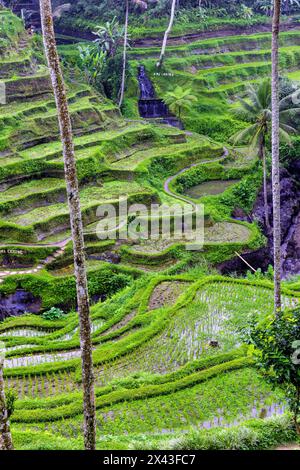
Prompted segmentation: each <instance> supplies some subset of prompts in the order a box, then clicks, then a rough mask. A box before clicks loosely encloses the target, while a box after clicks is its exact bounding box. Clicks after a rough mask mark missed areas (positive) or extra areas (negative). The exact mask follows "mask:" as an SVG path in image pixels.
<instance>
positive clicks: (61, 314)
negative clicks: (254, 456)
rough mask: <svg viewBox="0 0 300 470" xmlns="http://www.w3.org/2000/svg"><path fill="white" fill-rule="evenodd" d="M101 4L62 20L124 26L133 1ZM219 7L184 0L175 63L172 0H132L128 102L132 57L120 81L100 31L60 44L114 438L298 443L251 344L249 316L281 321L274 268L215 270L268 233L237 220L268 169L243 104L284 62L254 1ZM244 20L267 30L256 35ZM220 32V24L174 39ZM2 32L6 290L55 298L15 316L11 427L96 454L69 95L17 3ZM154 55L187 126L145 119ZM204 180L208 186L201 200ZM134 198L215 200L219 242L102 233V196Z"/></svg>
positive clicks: (291, 71)
mask: <svg viewBox="0 0 300 470" xmlns="http://www.w3.org/2000/svg"><path fill="white" fill-rule="evenodd" d="M94 3H95V2H90V1H84V2H83V1H81V2H76V6H73V10H72V11H73V12H74V13H76V14H75V15H72V16H71V15H69V16H68V15H63V16H62V18H61V19H60V20H59V21H58V23H57V25H58V26H59V27H64V28H67V27H68V28H76V29H77V28H79V29H81V30H82V31H83V30H84V31H86V30H88V31H91V30H93V28H95V26H101V25H102V26H103V24H104V21H112V20H113V18H114V17H115V16H116V17H117V19H118V20H119V22H120V24H122V22H123V20H124V15H123V12H121V10H122V8H121V7H122V5H123V2H118V1H115V2H114V3H115V10H114V9H110V10H108V8H107V2H106V0H105V1H102V2H99V4H97V5H95V4H94ZM121 3H122V5H121ZM203 3H204V5H203V7H204V8H203V11H199V9H198V8H196V7H197V4H198V2H195V1H192V0H190V1H187V2H185V5H184V6H185V10H184V11H181V14H180V15H178V17H177V23H176V24H175V27H174V29H173V31H172V34H171V40H170V43H169V46H168V48H167V53H166V58H165V62H164V66H163V68H162V69H161V70H160V71H158V70H157V67H156V60H157V57H158V55H159V45H160V41H161V39H160V38H161V36H162V34H163V32H164V29H165V26H166V18H167V16H166V14H167V12H168V2H159V4H157V3H156V2H153V3H151V7H149V9H148V10H147V11H141V9H140V8H141V6H134V5H131V7H130V8H131V9H130V14H131V24H130V32H131V33H130V34H131V41H132V47H131V48H130V49H129V51H128V69H127V70H128V76H127V81H126V92H125V101H124V105H123V107H122V109H121V110H119V109H118V107H117V105H116V104H115V102H116V100H115V101H113V100H112V99H110V98H114V99H115V98H116V96H117V94H118V88H119V75H118V73H120V69H119V66H120V62H119V60H120V54H119V53H118V54H116V56H115V58H114V63H112V62H109V64H108V63H106V65H107V66H108V65H109V66H113V73H112V80H111V81H110V82H109V77H108V76H107V75H103V74H102V72H103V69H101V71H100V72H101V73H100V72H99V70H98V72H99V75H92V74H91V71H92V72H95V70H94V68H93V67H94V65H95V62H93V61H90V59H91V57H86V56H85V53H84V52H83V51H84V47H86V46H87V44H89V43H83V42H82V44H80V45H79V47H78V44H77V43H76V44H66V45H61V46H59V52H60V54H61V57H62V62H63V71H64V75H65V78H66V82H67V92H68V99H69V106H70V113H71V119H72V125H73V132H74V145H75V154H76V161H77V169H78V179H79V185H80V198H81V208H82V215H83V223H84V237H85V250H86V260H87V270H88V285H89V294H90V299H91V304H92V307H91V320H92V342H93V361H94V367H95V383H96V409H97V448H99V449H132V448H134V449H144V448H147V449H149V448H151V449H247V450H253V449H254V450H257V449H267V448H268V449H269V448H273V447H276V446H277V445H279V444H282V443H285V442H289V441H291V442H295V441H296V440H297V435H296V432H295V426H293V424H292V423H291V417H290V415H289V414H288V406H289V402H288V400H287V394H286V383H284V386H282V385H283V381H278V380H277V381H273V383H270V381H268V380H266V379H265V377H264V376H263V375H262V374H261V371H260V370H259V368H257V365H256V362H255V360H254V356H253V354H252V348H251V347H250V348H249V347H248V346H247V345H246V344H244V343H247V342H248V343H249V341H248V339H249V338H248V337H247V341H245V335H247V333H248V331H249V325H251V326H252V325H253V324H255V325H257V323H258V322H261V321H262V322H264V323H263V325H265V324H267V323H268V322H270V315H272V311H273V307H272V297H273V284H272V282H271V281H270V270H269V273H266V274H264V273H261V272H257V273H256V274H253V275H250V274H248V276H245V277H244V278H239V277H237V276H236V275H233V276H231V277H225V276H221V275H219V274H218V271H217V268H218V266H219V265H220V263H222V262H224V261H226V260H229V259H231V258H232V257H234V256H236V253H238V254H243V252H244V251H246V250H247V251H250V250H255V249H258V248H260V247H263V246H264V245H265V244H266V240H265V237H264V235H263V233H262V231H261V227H259V226H258V225H257V223H256V222H255V221H252V222H241V221H239V220H236V219H234V218H233V213H234V211H235V210H240V211H241V210H242V212H243V213H244V214H251V211H252V209H253V205H254V203H255V201H256V198H257V195H258V193H259V192H260V190H261V188H262V181H263V171H262V164H261V161H260V159H259V158H258V154H257V151H255V150H253V149H250V150H249V148H247V147H246V142H242V143H240V144H238V145H239V147H237V144H234V143H233V141H232V139H231V137H232V135H234V134H235V133H236V132H239V131H241V130H244V129H245V128H246V127H247V126H248V125H249V122H248V120H249V117H248V118H247V116H243V117H241V116H239V115H237V114H236V112H234V111H235V110H236V109H237V98H238V97H240V96H245V90H246V87H247V84H248V83H249V82H251V83H252V84H253V85H255V84H256V83H258V82H260V81H261V80H262V78H263V77H265V76H267V75H268V74H269V72H270V34H269V33H268V32H265V31H263V32H260V30H259V26H261V25H263V26H265V25H266V24H269V21H270V19H269V17H268V16H267V15H266V11H265V10H264V8H263V7H264V4H263V2H259V1H258V2H255V6H254V7H253V8H252V9H251V12H250V11H249V10H248V9H249V4H251V6H252V3H253V2H247V1H246V0H245V1H243V2H234V3H235V5H232V6H231V5H230V6H229V7H228V2H222V1H221V0H220V1H218V8H217V9H216V11H215V13H214V14H213V12H212V11H211V10H212V5H211V2H203ZM231 3H232V2H231ZM225 4H226V5H225ZM225 7H226V8H227V7H228V8H230V11H228V10H224V8H225ZM191 8H192V9H191ZM196 12H197V15H202V16H201V18H202V21H201V22H200V21H199V19H200V16H198V17H197V21H196V20H195V14H196ZM286 13H287V11H286ZM292 13H297V8H295V10H293V11H292ZM158 14H160V15H161V17H160V19H159V20H158V19H157V15H158ZM233 15H235V19H231V18H232V16H233ZM100 19H101V21H100ZM294 21H296V18H295V19H294ZM245 26H251V27H253V29H252V34H249V35H248V34H247V35H242V34H241V29H242V28H243V27H245ZM256 27H257V32H256V30H255V28H256ZM217 30H219V31H218V37H214V36H213V34H212V35H211V37H205V36H204V37H201V35H200V36H197V35H196V37H191V38H189V39H188V40H186V39H184V40H183V41H179V42H176V39H174V37H176V36H179V35H184V34H186V33H187V32H188V33H191V34H192V33H203V32H205V31H209V32H214V31H217ZM228 30H230V31H231V33H230V35H229V34H228V35H227V34H226V32H228ZM101 31H102V30H101ZM222 31H223V33H222ZM102 32H103V31H102ZM150 32H151V35H150ZM105 34H106V33H105ZM222 34H224V36H225V37H223V36H222ZM172 36H173V38H172ZM98 37H99V38H100V39H101V37H102V36H101V34H100V33H99V34H98ZM149 38H150V39H149ZM151 38H152V39H151ZM148 39H149V41H148ZM101 40H102V39H101ZM133 40H136V42H133ZM139 41H140V42H139ZM145 41H146V42H145ZM147 41H148V42H147ZM104 42H105V41H104ZM0 45H1V54H2V51H4V52H3V57H4V61H3V62H1V65H0V84H1V83H2V84H5V87H6V91H7V104H6V105H4V106H1V105H0V159H1V165H0V226H1V227H0V228H1V234H0V245H1V246H0V251H1V253H0V263H1V268H0V301H2V299H3V298H4V297H5V298H6V299H11V298H14V295H15V293H16V292H17V293H18V292H22V293H24V292H25V293H26V294H28V295H30V298H31V299H33V301H34V303H37V304H38V306H39V308H38V314H33V313H30V311H31V309H30V305H25V306H23V312H22V313H23V314H22V315H20V316H11V317H9V318H6V319H5V320H4V321H1V322H0V341H1V342H3V343H4V345H5V350H6V357H5V362H4V377H5V384H6V388H7V390H13V391H14V393H15V395H16V402H15V404H14V407H15V409H14V412H13V414H12V417H11V422H12V433H13V439H14V442H15V446H16V448H17V449H33V450H39V449H43V450H45V449H49V450H53V449H81V448H82V447H83V440H82V393H81V391H80V387H81V362H80V338H79V329H78V315H77V313H76V285H75V278H74V274H73V251H72V240H71V236H70V225H69V211H68V206H67V200H66V191H65V182H64V173H63V159H62V146H61V142H60V138H59V128H58V124H57V114H56V109H55V102H54V98H53V95H52V90H51V84H50V80H49V74H48V70H47V68H46V66H45V60H44V57H43V54H42V50H41V44H40V39H39V37H38V36H37V37H35V36H33V37H32V36H30V35H28V34H27V33H26V32H25V31H24V29H23V26H22V23H21V21H20V20H19V19H18V18H17V17H16V16H14V15H12V14H11V13H9V12H8V11H7V10H0ZM299 45H300V33H299V30H298V29H297V28H296V29H295V30H292V31H285V32H283V33H282V35H281V46H282V47H281V52H280V61H281V73H282V76H283V77H287V78H289V79H290V80H284V81H283V83H284V85H285V86H286V87H287V88H289V87H292V89H293V90H294V89H296V88H297V87H298V83H297V80H298V79H299V80H300V76H299V59H300V55H299ZM92 47H93V46H92ZM101 47H102V49H103V45H102V46H101ZM105 47H106V46H105ZM118 47H119V48H120V47H121V41H120V44H119V46H118ZM100 49H101V48H100ZM120 50H121V49H120ZM120 50H119V52H120ZM97 51H98V52H99V50H97ZM98 52H97V53H98ZM112 55H113V54H112ZM93 57H94V58H95V57H96V61H98V60H99V61H101V60H102V59H101V57H100V56H93ZM108 57H110V60H112V57H111V56H110V51H107V55H106V56H105V60H107V59H108ZM91 64H92V65H91ZM141 64H142V65H144V66H145V67H146V71H147V74H148V76H149V77H150V79H151V80H152V82H153V84H154V87H155V91H156V94H157V97H159V98H162V99H164V98H165V99H166V101H167V102H168V103H169V106H170V108H171V111H172V112H173V113H174V114H177V116H178V117H180V119H181V120H182V122H183V124H184V127H185V130H180V129H178V128H175V127H170V126H167V125H165V124H164V123H162V122H161V120H160V119H155V118H154V119H146V118H145V119H142V118H141V117H140V116H139V112H138V99H139V89H138V80H137V76H136V75H137V74H136V72H137V67H138V66H139V65H141ZM96 65H97V66H98V63H97V64H96ZM96 71H97V70H96ZM98 72H97V73H98ZM105 73H107V70H106V72H105ZM101 74H102V75H101ZM103 77H104V78H103ZM116 77H117V78H116ZM176 87H177V88H176ZM176 90H177V91H176ZM168 100H169V101H168ZM246 100H247V98H246ZM296 125H297V123H296ZM294 142H295V145H294V147H292V148H289V147H286V146H282V161H283V162H284V163H285V164H287V161H289V160H290V159H293V158H297V149H298V147H299V145H298V144H299V139H297V138H295V139H294ZM268 149H269V141H268V140H267V142H266V150H267V151H268ZM225 182H226V183H228V184H226V185H224V186H222V187H221V189H220V188H217V187H218V186H219V185H220V183H225ZM203 184H206V186H205V188H204V189H203V187H202V186H201V185H203ZM195 188H196V189H197V190H199V196H197V193H195V192H194V193H193V195H191V193H190V191H191V190H192V189H194V190H195ZM216 188H217V189H219V190H217V191H216ZM195 194H196V196H195ZM125 197H127V198H128V201H129V203H133V204H141V203H142V204H145V205H146V206H147V207H150V205H151V204H153V203H154V204H161V203H166V204H168V203H169V204H174V203H177V204H179V205H180V204H181V205H182V204H183V203H185V204H188V205H189V208H190V211H191V212H192V213H193V215H194V217H195V212H194V208H195V203H198V202H200V203H202V204H204V246H203V249H202V250H200V251H190V250H188V249H186V248H187V245H188V243H187V240H186V239H185V238H184V237H183V236H182V235H181V236H180V237H179V238H176V237H174V238H172V239H170V240H169V239H164V238H163V237H162V236H160V237H159V239H158V240H155V239H154V240H153V239H150V240H147V239H143V238H142V237H140V238H139V239H129V240H128V239H126V240H123V241H122V243H120V242H119V240H118V239H117V236H115V238H112V239H108V240H100V239H99V238H98V236H97V224H98V222H99V217H98V214H97V209H98V208H99V207H100V208H101V207H104V205H105V204H107V203H111V204H112V205H113V206H114V207H115V208H116V209H117V211H118V203H119V199H121V200H124V198H125ZM117 216H118V217H119V213H117ZM161 219H163V217H161ZM161 219H160V220H161ZM174 219H175V216H173V219H172V220H171V222H172V224H174ZM133 220H134V217H133ZM249 220H250V219H249ZM131 221H132V220H131V219H130V218H128V219H127V220H126V224H129V223H130V222H131ZM118 222H119V219H118ZM160 235H161V234H160ZM299 298H300V287H299V282H298V281H295V282H287V283H284V286H283V306H284V309H285V310H286V311H287V317H288V318H294V316H295V315H296V314H295V312H297V311H298V310H295V308H296V307H297V306H298V303H299ZM27 309H28V310H27ZM268 324H269V323H268ZM258 328H261V327H258ZM298 329H299V328H298ZM258 331H259V332H261V330H259V329H258ZM297 331H298V330H297ZM288 333H289V334H290V333H291V332H290V331H288ZM253 334H254V333H253ZM293 339H296V338H294V337H293ZM257 342H258V341H257ZM278 348H279V346H278ZM283 362H284V361H283ZM274 382H275V386H274ZM297 386H298V385H297ZM298 387H299V386H298ZM8 396H9V395H8ZM297 406H298V407H299V403H297ZM297 412H298V411H297ZM262 418H266V419H262Z"/></svg>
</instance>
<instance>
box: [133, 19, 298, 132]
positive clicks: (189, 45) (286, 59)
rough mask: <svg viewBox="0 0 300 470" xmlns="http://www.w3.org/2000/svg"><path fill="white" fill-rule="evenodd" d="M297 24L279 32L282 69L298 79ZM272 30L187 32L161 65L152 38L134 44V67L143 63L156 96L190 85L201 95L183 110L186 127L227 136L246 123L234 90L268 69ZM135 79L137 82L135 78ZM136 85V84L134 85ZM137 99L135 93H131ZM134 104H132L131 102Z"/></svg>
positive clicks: (156, 46)
mask: <svg viewBox="0 0 300 470" xmlns="http://www.w3.org/2000/svg"><path fill="white" fill-rule="evenodd" d="M299 34H300V33H299V28H298V27H297V26H296V25H295V26H294V29H293V30H290V31H283V32H282V33H281V35H280V46H281V47H280V69H281V74H282V75H289V76H290V78H292V79H295V80H298V75H297V71H298V70H299V57H300V56H299V38H300V35H299ZM270 48H271V35H270V34H269V33H265V32H264V33H250V34H240V35H234V34H230V35H228V36H226V35H225V36H224V37H222V36H221V37H215V38H205V39H199V38H197V37H194V38H193V37H191V38H187V40H186V41H182V42H180V41H178V43H177V44H176V45H172V43H170V45H169V47H168V48H167V51H166V57H165V61H164V67H163V70H160V71H158V70H157V69H156V62H157V59H158V57H159V53H160V49H159V46H158V45H156V43H155V41H154V40H153V44H152V43H151V40H150V39H149V41H148V42H147V46H145V47H143V44H142V43H141V44H140V46H138V45H136V46H135V47H133V48H132V49H131V50H130V52H129V54H130V59H131V65H132V68H133V69H137V67H138V65H141V64H142V65H144V66H145V67H146V70H147V72H148V76H149V77H150V79H151V80H152V81H153V83H154V85H155V89H156V92H157V96H159V97H161V98H164V96H165V94H166V93H167V92H168V91H170V90H172V89H174V88H175V86H177V85H180V86H182V87H183V88H189V89H191V91H192V93H193V94H194V95H196V97H197V101H196V102H195V103H193V106H192V110H189V111H188V112H186V113H184V110H183V112H182V116H181V118H182V120H183V122H184V124H185V125H186V127H187V128H188V129H191V130H194V131H196V132H199V133H203V134H205V135H209V136H211V137H213V138H215V139H217V140H224V141H227V140H228V139H229V137H230V136H231V135H232V134H233V133H234V131H237V130H239V129H240V128H242V127H243V123H242V122H241V120H237V119H236V117H235V116H234V114H233V113H232V112H231V111H232V109H231V108H232V106H231V104H232V102H233V101H234V99H235V96H236V95H237V94H239V95H240V96H241V95H243V92H244V91H245V88H246V87H247V85H248V84H249V83H252V84H255V83H257V82H258V81H259V80H261V78H262V77H263V76H267V75H269V74H270V66H271V62H270V61H271V53H270ZM132 85H134V83H133V84H132ZM131 89H132V90H134V92H135V90H136V88H135V89H134V87H132V88H131ZM128 99H129V100H130V101H134V96H133V95H132V97H131V96H128ZM131 109H132V106H131Z"/></svg>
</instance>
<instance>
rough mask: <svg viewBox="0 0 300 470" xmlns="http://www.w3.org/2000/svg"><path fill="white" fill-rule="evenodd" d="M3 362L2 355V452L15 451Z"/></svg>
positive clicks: (0, 404) (0, 371) (0, 366)
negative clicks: (7, 404) (6, 396)
mask: <svg viewBox="0 0 300 470" xmlns="http://www.w3.org/2000/svg"><path fill="white" fill-rule="evenodd" d="M3 362H4V359H3V358H2V357H1V353H0V450H14V446H13V442H12V437H11V432H10V424H9V419H8V413H7V408H6V399H5V391H4V380H3Z"/></svg>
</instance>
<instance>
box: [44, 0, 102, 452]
mask: <svg viewBox="0 0 300 470" xmlns="http://www.w3.org/2000/svg"><path fill="white" fill-rule="evenodd" d="M40 10H41V21H42V30H43V39H44V47H45V53H46V57H47V61H48V67H49V70H50V76H51V81H52V86H53V91H54V96H55V101H56V107H57V113H58V121H59V127H60V134H61V140H62V147H63V157H64V166H65V179H66V186H67V196H68V204H69V211H70V223H71V230H72V239H73V251H74V269H75V277H76V286H77V304H78V314H79V325H80V347H81V356H82V383H83V412H84V444H85V448H86V449H87V450H93V449H95V434H96V432H95V430H96V426H95V396H94V376H93V362H92V342H91V321H90V308H89V297H88V286H87V276H86V267H85V255H84V239H83V226H82V217H81V210H80V200H79V189H78V180H77V171H76V163H75V154H74V145H73V135H72V126H71V120H70V114H69V109H68V102H67V95H66V89H65V85H64V80H63V75H62V71H61V67H60V62H59V57H58V54H57V49H56V42H55V36H54V28H53V18H52V7H51V0H40Z"/></svg>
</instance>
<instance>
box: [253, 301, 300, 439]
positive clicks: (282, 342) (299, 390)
mask: <svg viewBox="0 0 300 470" xmlns="http://www.w3.org/2000/svg"><path fill="white" fill-rule="evenodd" d="M246 339H247V341H248V343H249V344H251V345H252V347H253V353H254V356H255V357H256V360H257V364H258V366H259V367H260V368H261V370H262V372H263V374H264V376H265V378H266V379H267V380H268V381H269V382H270V383H271V384H272V385H273V386H280V387H281V388H282V389H283V390H284V392H285V394H286V397H287V400H288V403H289V407H290V410H291V412H292V413H293V420H294V425H295V427H296V430H297V433H298V434H300V425H299V422H298V418H299V414H300V357H299V356H300V309H299V308H297V309H295V310H292V311H287V312H285V313H283V314H281V315H278V316H277V317H274V316H272V317H267V318H266V319H265V320H264V321H262V322H261V323H258V324H254V325H252V326H250V327H249V331H248V332H247V338H246Z"/></svg>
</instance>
